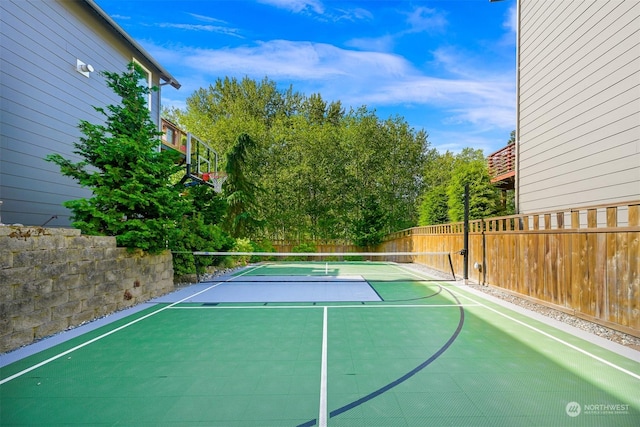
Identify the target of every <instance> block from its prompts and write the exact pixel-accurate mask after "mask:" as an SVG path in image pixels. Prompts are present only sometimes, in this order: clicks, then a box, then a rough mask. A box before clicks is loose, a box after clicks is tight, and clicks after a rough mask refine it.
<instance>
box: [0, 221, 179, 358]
mask: <svg viewBox="0 0 640 427" xmlns="http://www.w3.org/2000/svg"><path fill="white" fill-rule="evenodd" d="M173 289H174V286H173V266H172V259H171V253H170V252H168V251H167V252H166V253H163V254H160V255H148V254H143V253H142V252H140V251H138V252H129V251H127V249H125V248H118V247H116V240H115V237H99V236H84V235H81V234H80V231H79V230H75V229H60V228H42V227H13V226H11V227H9V226H0V353H4V352H7V351H10V350H13V349H16V348H18V347H20V346H23V345H26V344H30V343H31V342H33V341H35V340H37V339H39V338H43V337H46V336H48V335H52V334H54V333H56V332H60V331H63V330H65V329H67V328H69V327H72V326H77V325H80V324H82V323H85V322H88V321H90V320H93V319H96V318H98V317H101V316H104V315H106V314H109V313H112V312H115V311H118V310H121V309H123V308H126V307H130V306H133V305H136V304H139V303H141V302H144V301H147V300H149V299H151V298H153V297H156V296H160V295H163V294H165V293H168V292H170V291H172V290H173Z"/></svg>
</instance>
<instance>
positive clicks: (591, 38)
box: [517, 0, 640, 213]
mask: <svg viewBox="0 0 640 427" xmlns="http://www.w3.org/2000/svg"><path fill="white" fill-rule="evenodd" d="M519 6H520V33H519V66H520V80H519V82H518V84H519V91H520V105H519V108H520V112H519V113H520V114H519V117H520V120H519V143H520V145H519V155H518V171H517V173H518V180H519V185H518V191H519V211H520V212H522V213H527V212H539V211H546V210H552V209H562V208H567V207H579V206H586V205H593V204H602V203H613V202H624V201H631V200H638V199H640V1H638V0H609V1H607V0H584V1H578V0H563V1H548V0H519Z"/></svg>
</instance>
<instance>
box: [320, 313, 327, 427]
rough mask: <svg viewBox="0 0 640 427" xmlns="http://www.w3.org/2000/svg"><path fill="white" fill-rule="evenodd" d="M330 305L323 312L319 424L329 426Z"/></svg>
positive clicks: (323, 426) (324, 426)
mask: <svg viewBox="0 0 640 427" xmlns="http://www.w3.org/2000/svg"><path fill="white" fill-rule="evenodd" d="M328 311H329V307H327V306H326V305H325V306H324V309H323V313H322V356H321V357H322V362H321V363H320V409H319V414H318V426H319V427H327V353H328V341H329V340H328V326H327V318H328Z"/></svg>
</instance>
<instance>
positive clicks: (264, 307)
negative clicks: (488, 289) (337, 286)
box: [167, 301, 481, 310]
mask: <svg viewBox="0 0 640 427" xmlns="http://www.w3.org/2000/svg"><path fill="white" fill-rule="evenodd" d="M375 302H377V303H378V304H354V305H238V306H216V305H214V306H210V305H208V306H195V307H193V306H192V307H167V308H170V309H172V310H269V309H270V310H279V309H280V310H281V309H289V308H291V309H301V308H303V309H304V308H324V307H329V308H438V307H476V306H479V305H481V304H404V305H402V304H389V305H385V304H384V301H375ZM380 303H383V304H380ZM221 304H239V303H221Z"/></svg>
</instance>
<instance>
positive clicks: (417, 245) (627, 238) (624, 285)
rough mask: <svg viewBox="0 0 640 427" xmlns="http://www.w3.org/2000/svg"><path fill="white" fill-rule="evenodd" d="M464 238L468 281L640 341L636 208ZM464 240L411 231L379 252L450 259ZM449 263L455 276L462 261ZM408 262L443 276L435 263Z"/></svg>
mask: <svg viewBox="0 0 640 427" xmlns="http://www.w3.org/2000/svg"><path fill="white" fill-rule="evenodd" d="M469 230H470V233H469V277H470V279H472V280H477V281H478V282H480V283H486V284H491V285H494V286H497V287H500V288H503V289H506V290H508V291H512V292H514V293H517V294H520V295H522V296H525V297H529V298H532V299H535V300H536V301H538V302H542V303H544V304H546V305H549V306H552V307H553V308H556V309H559V310H562V311H565V312H568V313H571V314H573V315H576V316H578V317H582V318H585V319H588V320H591V321H594V322H597V323H600V324H602V325H605V326H609V327H612V328H615V329H617V330H620V331H623V332H626V333H630V334H633V335H635V336H640V249H639V246H640V201H635V202H628V203H621V204H616V205H600V206H591V207H585V208H578V209H570V210H563V211H555V212H544V213H536V214H527V215H513V216H507V217H499V218H490V219H486V220H475V221H471V222H470V224H469ZM463 236H464V229H463V224H462V223H455V224H446V225H434V226H426V227H416V228H412V229H409V230H405V231H402V232H399V233H395V234H392V235H390V236H388V238H387V240H386V241H385V242H384V243H383V244H381V245H380V246H379V247H378V251H381V252H389V251H413V252H450V253H452V254H454V253H456V252H458V251H460V250H461V249H462V248H463ZM452 258H453V262H454V270H455V272H456V275H457V276H461V275H462V273H463V257H462V256H461V255H452ZM413 261H414V262H418V263H420V264H424V265H427V266H429V267H432V268H435V269H438V270H441V271H448V270H449V268H448V265H445V264H443V263H444V262H445V260H443V259H440V258H438V257H426V256H420V257H415V258H414V260H413ZM446 262H448V261H446Z"/></svg>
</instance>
